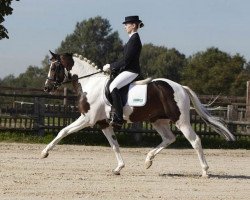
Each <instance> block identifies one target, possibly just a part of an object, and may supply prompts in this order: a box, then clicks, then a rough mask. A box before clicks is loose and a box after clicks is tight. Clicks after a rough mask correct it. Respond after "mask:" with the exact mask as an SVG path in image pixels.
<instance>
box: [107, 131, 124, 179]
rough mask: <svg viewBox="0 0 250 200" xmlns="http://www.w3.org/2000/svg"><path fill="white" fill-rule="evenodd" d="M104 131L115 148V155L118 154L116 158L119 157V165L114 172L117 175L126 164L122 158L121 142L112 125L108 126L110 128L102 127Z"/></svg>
mask: <svg viewBox="0 0 250 200" xmlns="http://www.w3.org/2000/svg"><path fill="white" fill-rule="evenodd" d="M102 132H103V133H104V135H105V136H106V138H107V139H108V141H109V144H110V146H111V147H112V149H113V150H114V152H115V156H116V159H117V162H118V165H117V167H116V168H115V169H114V170H113V173H114V174H115V175H120V171H121V169H122V168H123V167H124V166H125V164H124V162H123V159H122V156H121V153H120V149H119V144H118V141H117V139H116V136H115V133H114V130H113V128H112V127H108V128H105V129H102Z"/></svg>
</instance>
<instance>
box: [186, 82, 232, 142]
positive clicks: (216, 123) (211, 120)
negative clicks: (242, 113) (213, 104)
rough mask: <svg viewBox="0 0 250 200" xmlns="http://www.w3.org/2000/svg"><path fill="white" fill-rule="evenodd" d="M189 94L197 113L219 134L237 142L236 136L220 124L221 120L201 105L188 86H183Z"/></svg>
mask: <svg viewBox="0 0 250 200" xmlns="http://www.w3.org/2000/svg"><path fill="white" fill-rule="evenodd" d="M182 87H183V88H184V89H185V91H186V92H187V93H188V95H189V97H190V99H191V101H192V103H193V106H194V108H195V110H196V112H197V113H198V114H199V115H200V116H201V118H202V119H203V120H204V121H205V122H206V123H207V124H208V125H209V126H210V127H211V128H213V129H214V130H215V131H216V132H217V133H219V134H220V135H221V136H223V137H225V138H226V140H228V141H235V136H234V135H233V134H232V133H231V132H230V131H229V130H228V129H227V128H226V127H225V126H224V125H223V123H222V122H220V120H219V118H216V117H213V116H212V115H211V114H210V113H209V112H208V110H207V109H206V108H205V107H204V106H203V105H202V104H201V102H200V100H199V99H198V97H197V95H196V94H195V92H194V91H192V90H191V89H190V88H189V87H187V86H182Z"/></svg>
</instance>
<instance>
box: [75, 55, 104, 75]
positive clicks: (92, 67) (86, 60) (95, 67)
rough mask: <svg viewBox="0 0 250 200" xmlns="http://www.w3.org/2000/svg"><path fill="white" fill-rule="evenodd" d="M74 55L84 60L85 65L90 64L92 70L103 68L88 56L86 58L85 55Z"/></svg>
mask: <svg viewBox="0 0 250 200" xmlns="http://www.w3.org/2000/svg"><path fill="white" fill-rule="evenodd" d="M73 56H74V57H75V58H79V60H80V61H81V62H82V64H83V65H84V66H86V65H87V66H88V67H89V68H91V69H92V70H94V71H100V70H101V69H100V68H99V67H98V66H97V65H96V64H95V63H94V62H92V61H91V60H89V59H88V58H86V57H84V56H82V55H79V54H76V53H75V54H73Z"/></svg>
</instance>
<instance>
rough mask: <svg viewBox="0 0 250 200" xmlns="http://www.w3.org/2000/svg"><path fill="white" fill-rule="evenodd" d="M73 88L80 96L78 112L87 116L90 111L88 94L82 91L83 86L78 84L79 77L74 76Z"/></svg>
mask: <svg viewBox="0 0 250 200" xmlns="http://www.w3.org/2000/svg"><path fill="white" fill-rule="evenodd" d="M71 81H72V86H73V88H74V91H75V92H76V94H77V96H78V99H79V100H78V110H79V112H80V113H82V114H85V113H87V112H88V111H89V109H90V104H89V102H88V99H87V92H83V91H82V87H81V84H80V83H79V82H78V76H77V75H73V76H72V79H71Z"/></svg>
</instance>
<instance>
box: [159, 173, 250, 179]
mask: <svg viewBox="0 0 250 200" xmlns="http://www.w3.org/2000/svg"><path fill="white" fill-rule="evenodd" d="M159 176H161V177H173V178H202V176H201V175H200V174H177V173H176V174H175V173H166V174H165V173H163V174H159ZM208 178H210V179H211V178H215V179H242V180H246V179H248V180H249V179H250V176H245V175H227V174H223V175H220V174H209V177H208Z"/></svg>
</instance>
